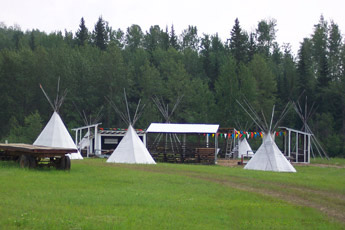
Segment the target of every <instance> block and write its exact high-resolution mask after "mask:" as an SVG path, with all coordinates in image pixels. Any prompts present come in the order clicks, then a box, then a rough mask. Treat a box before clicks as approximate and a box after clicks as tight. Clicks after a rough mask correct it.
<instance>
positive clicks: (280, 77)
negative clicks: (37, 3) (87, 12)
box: [0, 16, 345, 157]
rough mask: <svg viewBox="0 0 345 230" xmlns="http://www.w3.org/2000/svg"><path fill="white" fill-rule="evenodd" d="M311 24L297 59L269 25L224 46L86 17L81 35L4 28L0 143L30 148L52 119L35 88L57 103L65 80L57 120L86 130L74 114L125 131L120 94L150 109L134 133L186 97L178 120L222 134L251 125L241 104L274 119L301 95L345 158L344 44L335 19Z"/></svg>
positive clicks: (330, 148)
mask: <svg viewBox="0 0 345 230" xmlns="http://www.w3.org/2000/svg"><path fill="white" fill-rule="evenodd" d="M315 23H316V24H315V26H314V28H313V33H312V35H311V36H310V37H306V38H304V39H303V41H301V43H300V47H299V50H298V54H297V56H294V54H292V52H291V49H290V46H289V45H288V44H278V43H277V41H276V39H275V38H276V25H277V22H276V21H275V20H273V19H271V20H262V21H260V22H259V23H258V24H257V28H256V30H255V31H253V32H250V33H248V32H246V31H244V30H243V29H242V28H241V25H240V21H239V20H238V19H236V20H235V22H234V25H233V27H232V29H230V30H229V37H228V39H227V40H226V41H222V40H221V39H220V38H219V37H218V35H217V34H214V35H209V34H199V33H198V29H197V27H196V26H188V28H186V29H185V30H183V31H182V33H181V34H180V35H177V34H176V33H175V30H174V27H173V26H171V27H167V28H160V27H159V26H152V27H151V28H150V29H149V30H148V31H145V32H144V31H142V29H141V28H140V26H138V25H132V26H130V27H128V28H127V30H126V31H122V30H121V29H117V30H114V29H113V28H112V27H111V26H110V25H109V23H108V22H107V21H106V20H104V19H103V18H102V17H99V19H98V21H97V22H96V23H95V26H94V28H92V31H91V30H89V29H88V28H86V26H85V21H84V19H83V18H82V19H81V21H80V26H79V28H78V30H77V32H76V33H75V34H73V33H72V32H68V31H65V32H60V31H58V32H55V33H50V34H47V33H45V32H41V31H39V30H31V31H25V32H24V31H22V30H21V29H20V28H19V27H16V26H11V27H8V26H6V25H4V24H3V23H2V24H1V23H0V140H2V141H4V140H9V142H27V143H32V142H33V140H34V139H35V138H36V136H37V135H38V134H39V132H40V130H41V129H42V127H43V125H45V123H46V122H47V121H48V120H49V118H50V116H51V114H52V109H51V107H50V105H49V103H48V102H47V100H46V98H45V97H44V95H43V93H42V92H41V89H40V87H39V84H42V86H43V87H44V88H45V91H46V92H47V93H48V94H49V95H50V96H51V97H52V99H54V98H55V96H56V91H57V89H56V87H57V82H58V78H60V82H61V84H60V88H61V89H66V88H67V89H68V95H67V97H66V100H65V103H64V104H63V105H62V107H61V109H60V115H61V117H62V118H63V120H64V122H65V123H66V125H67V127H68V128H69V129H71V128H75V127H79V126H82V125H84V122H83V120H82V118H81V117H80V115H79V113H78V111H77V109H76V107H77V108H78V109H79V110H84V111H85V114H87V115H88V116H91V117H92V116H95V114H96V113H98V111H99V110H100V108H101V107H104V109H103V110H102V119H101V122H102V123H103V127H125V124H123V123H122V121H121V120H120V118H119V117H118V116H117V115H116V113H115V112H114V110H113V108H112V107H111V106H110V105H109V102H108V101H107V100H106V99H105V96H106V97H109V98H111V99H112V100H113V101H114V102H115V103H117V104H120V103H121V101H122V100H123V89H124V88H126V91H127V95H128V98H129V102H130V106H131V107H132V108H134V106H135V105H136V103H137V101H138V100H139V98H141V99H142V100H143V103H146V104H147V106H146V109H145V112H144V114H143V116H142V118H141V119H140V120H139V121H138V122H137V124H136V127H137V128H147V127H148V125H149V124H150V123H151V122H159V121H162V116H161V115H160V113H159V111H158V110H157V109H156V108H155V106H154V104H153V103H152V101H151V97H152V96H154V95H156V96H158V97H161V98H162V99H163V100H164V101H166V102H167V103H170V106H171V107H172V106H173V103H174V101H175V100H176V98H177V96H178V95H184V97H183V100H182V102H181V104H180V106H179V107H178V109H177V111H176V113H175V114H174V117H173V121H174V122H181V123H185V122H188V123H217V124H220V125H221V127H234V126H236V125H235V123H236V122H239V123H244V122H246V121H250V118H249V117H248V116H247V115H246V114H245V112H244V111H243V110H242V109H241V108H240V107H239V106H238V104H237V103H236V99H239V100H241V99H244V98H246V99H247V100H248V101H250V102H251V103H252V105H253V106H254V107H255V108H256V109H258V110H261V109H262V110H263V113H265V114H267V117H270V115H268V114H269V113H270V112H271V111H272V106H273V105H274V104H275V105H276V108H277V110H278V112H277V114H278V113H279V111H281V110H282V108H283V107H284V106H285V105H286V103H287V102H288V101H296V100H297V99H298V97H299V96H300V102H301V105H302V107H303V109H304V105H305V98H307V102H308V104H307V107H308V109H311V107H312V105H313V104H314V106H313V110H314V111H315V112H314V113H312V114H311V116H310V119H309V124H310V126H311V127H312V130H313V131H314V133H315V134H316V136H317V137H318V138H319V139H320V140H321V142H322V143H323V145H324V147H325V149H326V150H327V152H328V154H329V155H330V156H342V157H344V156H345V148H344V144H343V143H344V141H345V69H344V67H345V45H344V42H343V38H342V36H341V31H339V28H338V25H337V24H336V23H335V22H333V21H326V20H325V19H324V18H323V17H322V16H321V17H320V20H319V21H318V22H315ZM229 28H231V25H230V27H229ZM282 125H284V126H288V127H291V128H296V129H301V127H302V122H301V121H300V119H299V118H298V116H297V114H296V113H295V111H294V110H293V109H291V111H290V113H289V115H288V116H287V118H286V119H285V120H284V122H283V124H282ZM253 129H255V127H253ZM72 135H73V133H72Z"/></svg>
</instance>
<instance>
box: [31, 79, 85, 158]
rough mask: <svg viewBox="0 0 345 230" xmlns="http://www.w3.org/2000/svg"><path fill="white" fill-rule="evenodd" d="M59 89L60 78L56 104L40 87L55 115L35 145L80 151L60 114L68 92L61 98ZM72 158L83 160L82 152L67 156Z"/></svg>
mask: <svg viewBox="0 0 345 230" xmlns="http://www.w3.org/2000/svg"><path fill="white" fill-rule="evenodd" d="M59 87H60V78H59V80H58V88H57V96H56V99H55V101H54V104H53V103H52V102H51V100H50V98H49V97H48V95H47V94H46V92H45V91H44V89H43V87H42V86H41V85H40V88H41V90H42V92H43V94H44V96H46V98H47V100H48V102H49V104H50V106H51V107H52V108H53V110H54V113H53V115H52V116H51V118H50V120H49V122H48V123H47V125H46V126H45V127H44V129H43V130H42V132H41V133H40V135H39V136H38V137H37V139H36V140H35V142H34V143H33V144H34V145H43V146H48V147H58V148H72V149H76V150H77V149H78V148H77V146H76V145H75V143H74V142H73V139H72V137H71V135H70V134H69V132H68V130H67V129H66V126H65V124H64V123H63V121H62V119H61V117H60V115H59V114H58V111H59V108H60V107H61V105H62V103H63V101H64V99H65V97H66V95H67V91H66V90H65V91H64V93H63V95H62V96H61V97H59ZM66 155H67V156H69V157H70V159H72V160H73V159H83V157H82V156H81V154H80V152H79V151H77V152H76V153H70V154H66Z"/></svg>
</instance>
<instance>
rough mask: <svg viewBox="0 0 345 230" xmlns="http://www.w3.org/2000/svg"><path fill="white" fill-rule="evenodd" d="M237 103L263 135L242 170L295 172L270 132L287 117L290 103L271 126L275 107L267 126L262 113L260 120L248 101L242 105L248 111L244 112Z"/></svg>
mask: <svg viewBox="0 0 345 230" xmlns="http://www.w3.org/2000/svg"><path fill="white" fill-rule="evenodd" d="M237 103H238V104H239V105H240V106H241V107H242V108H243V110H244V111H245V112H246V113H247V114H248V115H249V116H250V118H251V119H252V120H253V121H254V123H255V124H256V125H257V126H258V127H259V128H260V129H261V130H262V132H263V133H264V137H263V142H262V144H261V146H260V148H259V149H258V151H256V153H255V154H254V156H253V157H252V158H251V159H250V160H249V161H248V163H247V165H246V166H245V167H244V169H252V170H262V171H275V172H296V169H295V168H294V167H293V166H292V165H291V163H290V162H289V161H288V160H287V159H286V158H285V156H284V155H283V153H282V152H281V151H280V150H279V148H278V146H277V144H276V143H275V141H274V139H273V137H274V132H273V131H272V130H275V129H276V127H277V126H278V124H279V123H280V122H281V120H282V119H283V118H284V117H285V116H286V115H287V113H288V111H289V108H290V102H289V103H287V105H286V106H285V108H284V109H283V111H282V113H281V115H280V118H279V119H278V121H276V123H275V124H273V117H274V110H275V106H273V109H272V116H271V122H270V123H269V124H268V123H267V120H266V118H265V115H264V113H263V112H262V116H263V118H260V117H259V115H258V114H257V113H256V112H255V110H254V108H253V107H252V106H251V105H250V103H249V102H248V101H246V100H244V103H245V104H246V105H247V107H248V110H246V109H245V108H244V107H243V105H242V104H241V103H240V102H239V101H237Z"/></svg>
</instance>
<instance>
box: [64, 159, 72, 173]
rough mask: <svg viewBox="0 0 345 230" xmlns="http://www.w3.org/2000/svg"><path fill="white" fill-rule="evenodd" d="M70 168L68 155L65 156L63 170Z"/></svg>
mask: <svg viewBox="0 0 345 230" xmlns="http://www.w3.org/2000/svg"><path fill="white" fill-rule="evenodd" d="M70 169H71V159H70V158H69V156H65V170H70Z"/></svg>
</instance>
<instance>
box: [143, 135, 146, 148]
mask: <svg viewBox="0 0 345 230" xmlns="http://www.w3.org/2000/svg"><path fill="white" fill-rule="evenodd" d="M143 142H144V145H145V147H147V146H146V133H145V134H144V135H143Z"/></svg>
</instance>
